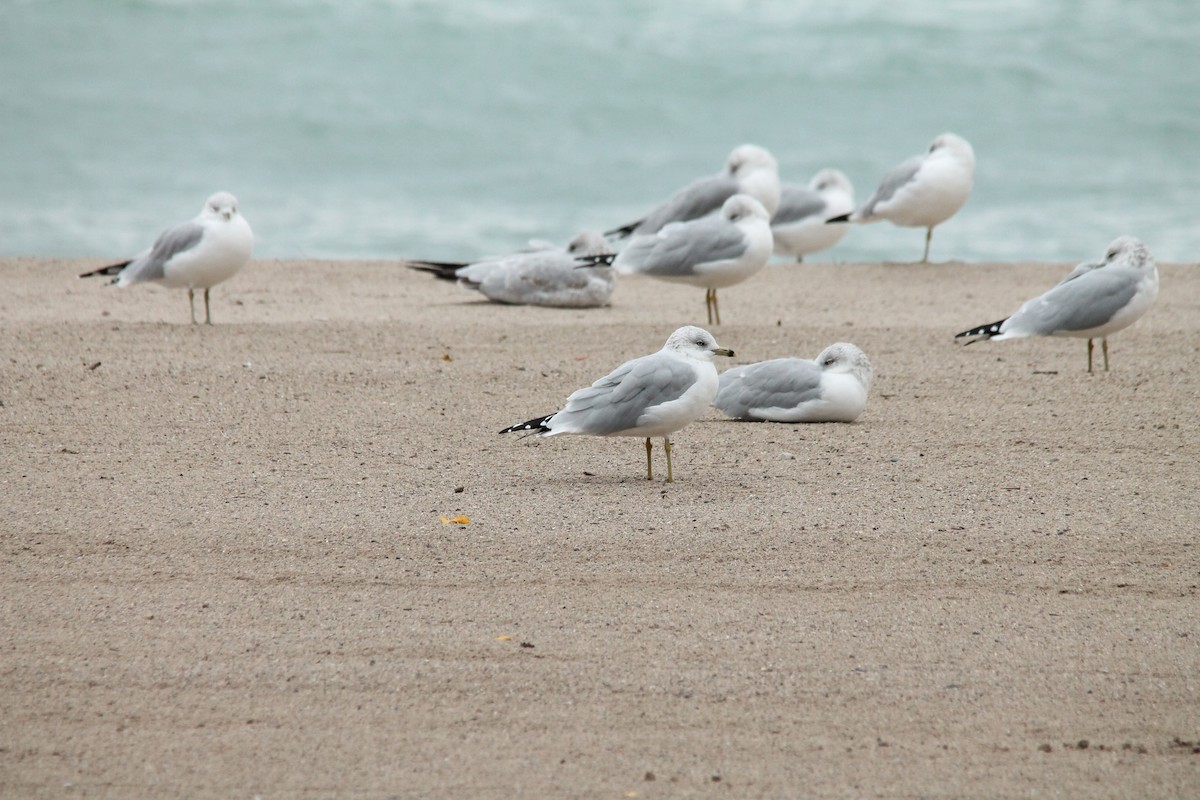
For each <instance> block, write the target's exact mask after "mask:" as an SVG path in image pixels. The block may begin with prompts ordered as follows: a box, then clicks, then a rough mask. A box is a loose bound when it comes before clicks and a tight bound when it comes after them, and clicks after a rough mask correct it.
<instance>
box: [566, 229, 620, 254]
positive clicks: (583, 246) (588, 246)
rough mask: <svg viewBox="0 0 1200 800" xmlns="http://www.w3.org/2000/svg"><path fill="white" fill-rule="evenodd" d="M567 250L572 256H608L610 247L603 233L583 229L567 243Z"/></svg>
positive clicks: (611, 250) (610, 251) (611, 251)
mask: <svg viewBox="0 0 1200 800" xmlns="http://www.w3.org/2000/svg"><path fill="white" fill-rule="evenodd" d="M567 252H568V253H569V254H571V255H573V256H576V257H580V256H610V255H612V254H613V249H612V247H611V246H610V245H609V244H608V240H607V239H605V238H604V235H603V234H600V233H597V232H596V231H584V232H583V233H581V234H579V235H578V236H576V237H575V238H574V239H572V240H571V241H570V242H568V243H567Z"/></svg>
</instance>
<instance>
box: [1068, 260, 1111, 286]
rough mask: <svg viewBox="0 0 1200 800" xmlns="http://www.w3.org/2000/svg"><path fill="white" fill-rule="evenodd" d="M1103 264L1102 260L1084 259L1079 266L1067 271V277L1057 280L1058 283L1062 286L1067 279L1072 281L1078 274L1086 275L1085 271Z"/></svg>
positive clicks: (1087, 271)
mask: <svg viewBox="0 0 1200 800" xmlns="http://www.w3.org/2000/svg"><path fill="white" fill-rule="evenodd" d="M1103 266H1104V262H1103V261H1085V262H1083V263H1082V264H1080V265H1079V266H1077V267H1075V269H1073V270H1071V271H1070V272H1068V273H1067V277H1065V278H1063V279H1062V280H1061V281H1059V282H1058V285H1059V286H1062V285H1063V284H1064V283H1066V282H1067V281H1073V280H1075V279H1076V278H1078V277H1079V276H1080V275H1086V274H1087V273H1089V272H1091V271H1092V270H1094V269H1099V268H1100V267H1103Z"/></svg>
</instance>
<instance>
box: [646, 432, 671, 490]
mask: <svg viewBox="0 0 1200 800" xmlns="http://www.w3.org/2000/svg"><path fill="white" fill-rule="evenodd" d="M653 447H654V445H652V444H650V437H649V436H647V437H646V480H648V481H652V480H654V469H653V468H652V467H651V461H650V450H651V449H652V448H653ZM667 463H668V464H669V463H670V460H669V459H668V462H667Z"/></svg>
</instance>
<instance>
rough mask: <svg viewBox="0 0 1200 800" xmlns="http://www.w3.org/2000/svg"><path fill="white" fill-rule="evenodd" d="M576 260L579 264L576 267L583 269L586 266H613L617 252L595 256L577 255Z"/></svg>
mask: <svg viewBox="0 0 1200 800" xmlns="http://www.w3.org/2000/svg"><path fill="white" fill-rule="evenodd" d="M575 260H576V261H577V262H578V266H576V267H575V269H583V268H584V267H611V266H612V265H613V262H614V261H616V260H617V254H616V253H605V254H603V255H595V256H576V257H575Z"/></svg>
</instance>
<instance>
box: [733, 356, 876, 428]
mask: <svg viewBox="0 0 1200 800" xmlns="http://www.w3.org/2000/svg"><path fill="white" fill-rule="evenodd" d="M872 375H873V370H872V367H871V361H870V359H868V358H867V354H866V353H864V352H863V351H862V350H860V349H859V348H858V347H856V346H855V345H852V344H849V343H847V342H838V343H837V344H832V345H830V346H829V347H826V348H825V349H824V350H822V351H821V354H820V355H819V356H817V358H816V360H815V361H810V360H809V359H806V358H776V359H772V360H771V361H760V362H758V363H757V364H747V365H745V366H740V367H733V368H732V369H728V370H726V371H725V372H723V373H721V383H720V388H719V389H718V391H717V396H716V397H715V398H714V399H713V405H714V406H716V407H717V408H719V409H721V411H722V412H724V413H725V415H726V416H729V417H733V418H734V419H746V420H760V421H766V422H853V421H854V420H856V419H858V417H859V415H860V414H862V412H863V409H864V408H866V406H867V393H868V392H870V390H871V377H872Z"/></svg>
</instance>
